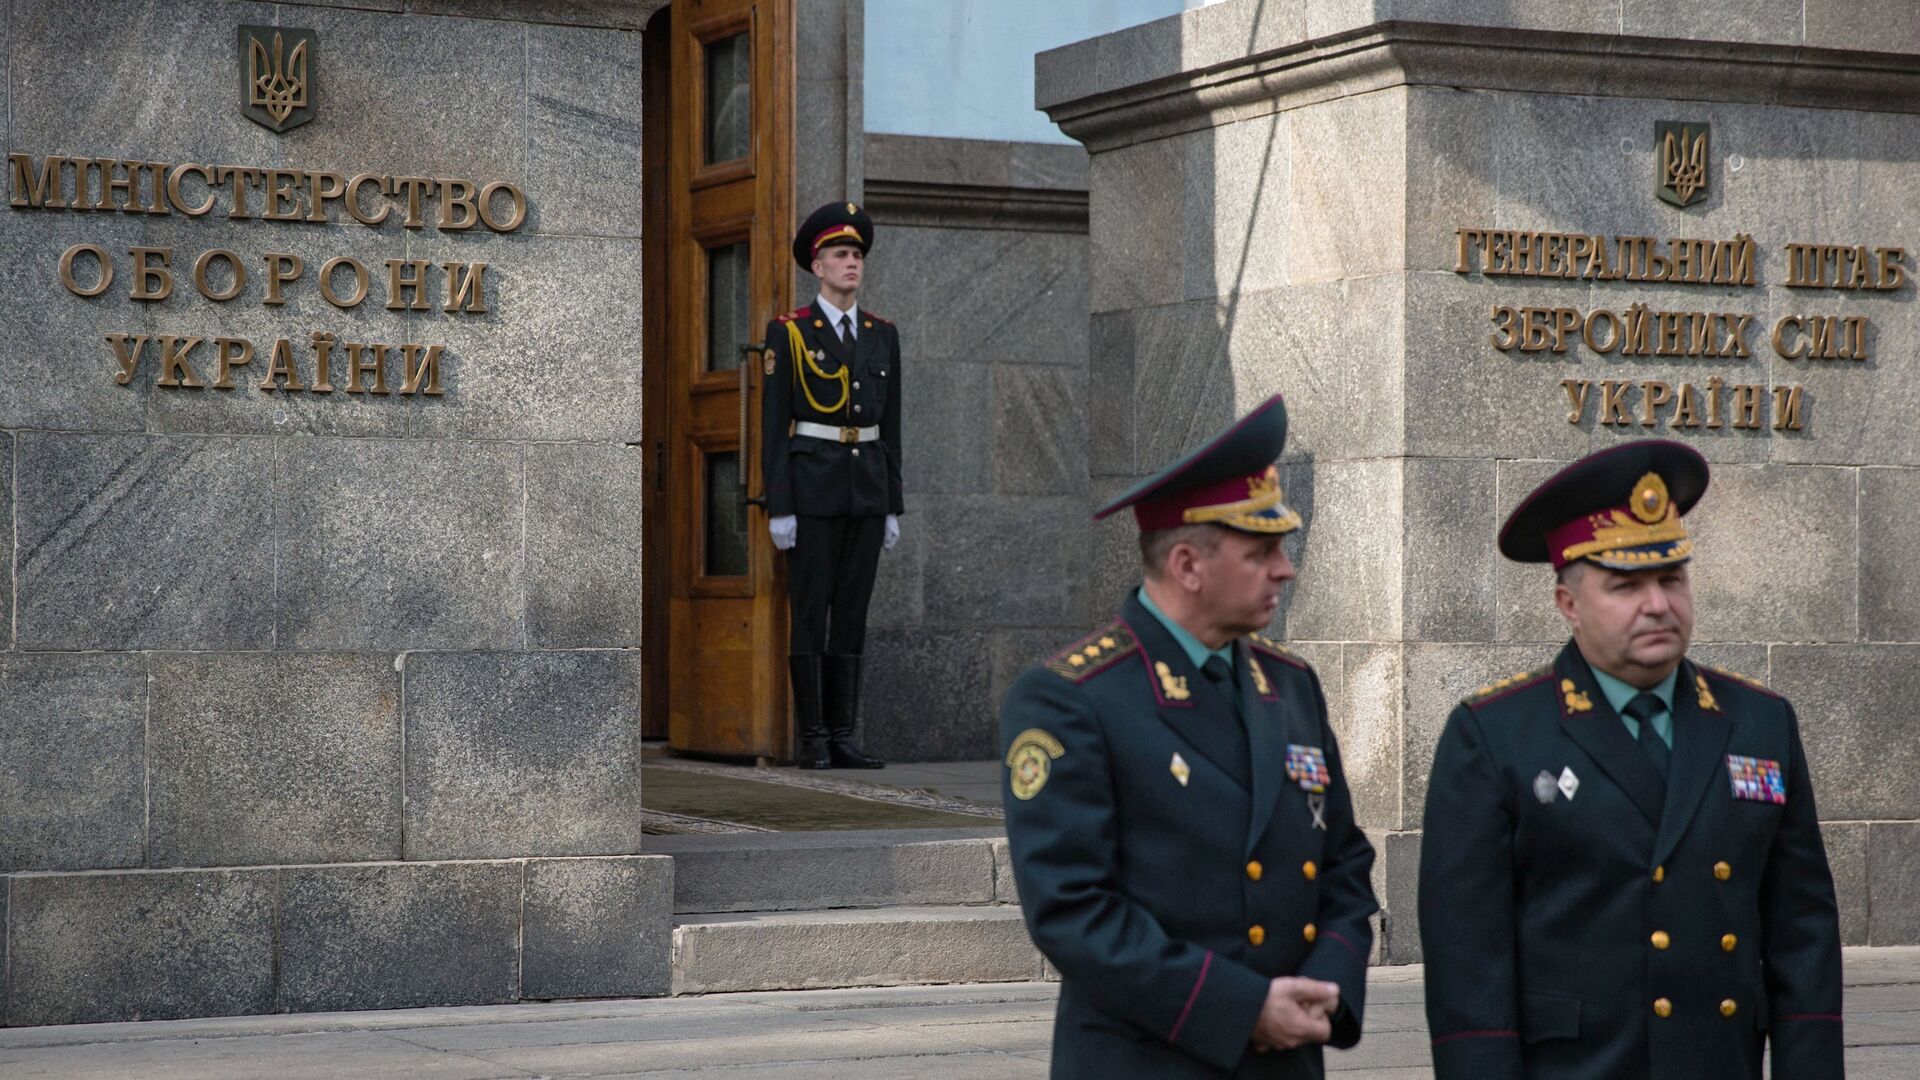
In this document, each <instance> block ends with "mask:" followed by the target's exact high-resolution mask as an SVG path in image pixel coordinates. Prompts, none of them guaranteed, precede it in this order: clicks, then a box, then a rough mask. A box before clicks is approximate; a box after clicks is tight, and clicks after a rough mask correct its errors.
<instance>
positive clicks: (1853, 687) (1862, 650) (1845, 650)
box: [1768, 645, 1920, 821]
mask: <svg viewBox="0 0 1920 1080" xmlns="http://www.w3.org/2000/svg"><path fill="white" fill-rule="evenodd" d="M1770 655H1771V659H1772V667H1771V670H1770V672H1769V673H1768V683H1769V685H1771V686H1772V687H1773V689H1774V690H1775V691H1776V692H1778V693H1781V694H1784V695H1786V696H1787V698H1789V699H1790V700H1791V701H1792V702H1793V706H1794V710H1795V712H1796V713H1797V714H1798V715H1799V717H1800V734H1801V739H1802V741H1803V742H1804V743H1805V745H1806V751H1807V761H1808V763H1809V764H1810V766H1811V768H1812V771H1813V783H1814V795H1815V798H1816V800H1817V802H1818V803H1819V806H1820V812H1821V814H1822V816H1824V817H1826V818H1831V819H1834V820H1839V821H1846V820H1860V819H1877V820H1888V819H1892V820H1904V819H1910V818H1913V817H1915V816H1920V745H1916V744H1915V742H1914V740H1913V739H1912V738H1910V737H1908V734H1907V732H1906V730H1905V725H1904V723H1903V721H1902V720H1900V719H1899V718H1900V717H1903V716H1904V715H1905V713H1906V709H1907V703H1908V702H1911V701H1912V700H1914V696H1915V694H1916V692H1920V687H1916V685H1915V684H1916V682H1920V646H1913V645H1775V646H1773V648H1772V649H1771V650H1770Z"/></svg>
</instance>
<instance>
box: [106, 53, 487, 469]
mask: <svg viewBox="0 0 1920 1080" xmlns="http://www.w3.org/2000/svg"><path fill="white" fill-rule="evenodd" d="M323 77H324V76H323ZM263 225H264V226H265V227H268V228H272V229H274V230H275V231H274V232H273V233H272V234H269V235H265V236H263V235H262V234H261V232H260V230H261V228H262V227H263ZM141 242H142V243H145V244H148V245H150V246H153V247H162V248H169V249H171V250H172V251H173V257H172V261H171V264H170V272H171V273H172V274H173V275H174V285H173V294H172V295H171V296H169V297H168V298H167V299H165V300H161V301H155V302H153V303H151V304H146V305H140V306H141V309H142V310H143V311H145V313H146V321H145V322H144V323H143V324H141V325H140V326H139V327H137V328H136V329H134V330H132V331H129V332H133V333H144V334H147V335H148V336H149V337H150V340H149V341H148V342H147V344H146V346H145V348H144V351H143V353H142V355H141V356H140V358H139V364H138V367H137V368H136V370H135V372H134V381H133V383H131V384H130V385H128V386H127V387H125V388H121V387H117V386H116V387H114V389H116V390H120V391H121V392H122V393H126V392H129V391H134V390H136V389H138V391H139V392H140V394H141V395H142V396H143V397H144V398H145V400H146V409H147V427H148V429H149V430H151V431H155V432H179V433H196V434H216V435H348V436H375V435H391V436H402V435H405V434H406V433H407V417H408V402H409V400H410V398H407V397H403V396H401V395H400V394H399V392H398V391H399V389H400V387H401V386H402V385H404V383H405V374H406V372H405V363H404V361H403V359H402V357H403V355H404V354H403V352H402V351H401V349H400V348H399V346H402V345H405V344H408V343H422V344H432V343H434V342H435V341H436V340H437V339H436V338H435V337H434V336H433V333H432V331H431V329H430V326H431V324H430V323H427V322H425V321H424V320H420V319H411V320H410V318H409V315H410V313H409V312H403V311H390V310H388V309H387V307H386V303H387V299H386V298H387V295H388V293H387V284H388V281H387V269H386V262H387V260H388V259H403V258H406V257H407V244H408V237H407V236H406V235H405V234H403V233H402V231H401V230H400V228H399V227H398V226H397V225H389V226H384V227H382V228H381V229H378V230H375V229H369V228H367V227H366V226H364V225H360V224H357V223H354V222H352V221H351V220H349V221H348V222H347V223H346V224H337V225H313V224H298V225H296V224H276V223H262V222H257V221H229V220H226V219H224V218H216V217H215V216H214V215H209V216H208V217H205V218H197V219H196V218H183V217H180V216H173V217H166V218H156V219H154V220H153V221H152V222H150V223H149V224H148V226H147V235H146V236H145V238H144V239H143V240H142V241H141ZM220 248H225V249H227V250H230V251H235V252H238V253H240V255H241V258H242V263H241V265H242V266H243V267H244V270H245V273H246V281H245V283H244V289H243V291H242V292H241V294H240V296H239V298H237V299H235V300H232V301H230V302H226V303H215V302H213V301H211V300H208V299H206V298H205V297H204V296H202V295H201V294H200V293H199V292H197V291H196V290H195V288H194V284H193V266H194V261H195V260H196V259H197V258H199V256H200V253H201V252H204V251H211V250H215V249H220ZM267 252H275V253H284V254H289V255H292V256H294V257H295V258H297V259H299V260H300V262H301V269H300V274H299V276H298V277H297V278H295V279H294V280H292V281H288V282H286V283H285V284H283V285H282V286H281V289H280V295H281V298H282V299H283V300H284V301H285V303H283V304H279V305H271V306H270V305H268V304H266V303H265V302H264V301H265V299H266V297H267V295H268V283H267V272H268V270H267V267H268V264H267V261H266V259H265V257H264V256H265V254H266V253H267ZM336 256H338V257H343V258H351V259H355V260H357V261H358V262H359V263H360V264H361V265H363V266H365V267H366V268H367V274H368V280H369V292H368V298H367V299H366V300H364V301H362V302H361V303H360V304H359V305H358V306H357V307H354V308H352V309H349V310H342V309H341V308H339V307H336V306H335V305H334V304H332V303H331V302H329V301H328V300H327V299H326V298H325V296H324V295H323V294H322V293H321V291H320V277H321V269H322V268H323V267H324V266H325V265H326V264H327V261H328V260H329V259H332V258H335V257H336ZM275 265H277V266H284V265H285V264H280V263H276V264H275ZM131 270H132V261H131V259H129V258H128V257H127V256H126V254H125V253H124V252H122V253H121V257H120V267H119V273H120V274H121V275H124V276H128V277H129V278H130V274H131ZM351 279H352V275H351V274H350V273H349V272H347V271H344V270H340V271H336V272H335V274H334V275H333V284H334V285H336V286H337V287H338V289H339V290H341V291H342V292H343V293H344V292H346V291H347V290H349V289H350V287H351V286H350V282H351ZM232 280H233V278H232V275H231V274H230V273H229V272H228V270H227V268H226V266H225V264H224V262H219V263H215V264H213V265H212V266H210V268H209V272H208V282H209V284H210V285H211V286H212V287H214V288H221V287H224V286H226V285H227V284H228V283H230V282H231V281H232ZM440 280H441V272H440V270H439V269H438V268H435V269H433V270H432V271H430V272H429V274H428V276H427V281H428V283H429V287H428V288H427V289H426V290H425V291H424V293H423V295H425V296H427V297H428V298H429V303H431V304H432V306H433V309H434V310H435V311H436V312H437V311H438V310H439V308H440V307H441V306H442V304H443V303H444V302H445V301H444V294H443V293H442V291H441V286H440ZM100 299H101V300H109V299H117V300H118V302H119V304H120V305H121V306H122V307H130V306H134V302H132V301H129V300H127V299H126V290H125V289H124V288H123V287H122V285H121V282H120V279H119V278H116V280H115V286H114V289H113V291H110V292H108V293H107V294H106V295H104V296H102V297H100ZM119 329H123V330H124V329H126V328H124V327H121V328H119ZM321 331H325V332H326V333H329V334H332V335H333V336H334V339H335V341H334V344H332V345H330V346H329V347H328V358H329V360H328V362H329V374H328V378H329V379H330V380H331V382H332V384H333V385H334V386H335V387H337V388H338V389H336V390H335V391H334V392H332V393H314V392H313V391H312V390H311V389H301V390H297V391H295V390H285V389H280V390H274V391H263V390H261V389H260V387H261V385H262V384H263V383H265V382H267V381H268V380H269V372H270V371H271V370H272V368H273V352H274V349H275V347H276V346H275V343H276V342H277V341H278V340H280V339H282V338H284V339H286V340H287V342H288V345H289V348H290V350H291V355H292V358H293V367H294V371H295V373H296V374H297V376H298V378H297V380H287V379H285V378H284V377H276V378H274V379H273V381H274V383H275V385H276V386H284V385H286V384H287V383H288V382H289V381H297V382H298V383H299V384H300V385H301V386H303V387H307V388H310V387H312V386H313V385H314V384H316V383H317V382H318V381H319V361H318V359H317V355H316V346H315V345H314V344H313V336H314V334H316V333H318V332H321ZM180 334H191V335H192V336H196V337H201V338H204V339H205V343H204V344H202V345H201V346H199V347H197V348H195V349H192V350H190V351H189V353H188V362H189V363H190V364H191V365H192V366H193V369H194V371H195V372H197V373H198V375H199V377H200V379H201V380H203V381H205V382H207V383H214V382H216V381H218V379H219V378H220V367H219V362H218V359H217V349H218V348H219V346H218V344H217V341H218V339H219V338H223V337H225V338H237V339H240V340H242V341H246V342H248V343H249V344H250V345H251V346H252V349H253V355H252V358H251V359H250V360H249V361H248V362H247V363H246V364H244V365H239V366H236V367H234V368H233V369H232V370H231V372H230V375H231V382H232V383H233V388H232V389H229V390H219V389H213V388H211V387H209V388H203V389H193V388H190V387H185V386H180V387H165V386H157V385H155V382H156V380H158V379H159V378H160V377H161V374H162V368H161V356H162V350H163V344H162V341H161V338H162V336H163V335H180ZM95 341H96V343H97V344H99V346H100V350H101V351H100V359H101V362H102V365H103V370H106V369H111V370H114V371H117V370H118V368H117V366H116V365H115V363H114V361H113V359H112V355H113V354H112V352H111V351H110V350H108V349H107V346H106V344H105V343H104V342H101V341H99V340H98V339H97V338H96V339H95ZM350 342H357V343H359V344H360V345H362V346H368V345H375V344H382V345H390V346H394V348H392V349H390V350H389V351H388V359H387V362H386V365H385V371H384V373H383V374H384V376H385V381H386V382H387V384H388V386H389V387H390V389H391V390H392V391H393V392H392V393H389V394H386V395H377V394H350V393H347V392H346V389H345V388H346V387H347V386H348V385H350V383H349V378H350V370H349V368H348V361H349V357H350V355H351V353H350V352H349V349H348V343H350ZM363 355H364V353H363ZM456 371H457V365H456V363H455V362H450V361H443V362H442V383H443V384H445V383H446V381H447V380H448V379H450V378H452V377H453V376H454V375H455V374H456ZM103 377H104V376H103ZM109 381H110V380H109Z"/></svg>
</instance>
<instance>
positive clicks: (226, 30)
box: [7, 0, 398, 169]
mask: <svg viewBox="0 0 1920 1080" xmlns="http://www.w3.org/2000/svg"><path fill="white" fill-rule="evenodd" d="M8 21H9V23H10V26H9V34H10V35H11V37H12V39H13V42H14V45H15V48H14V53H13V55H12V57H11V58H10V60H9V64H8V76H9V78H8V82H9V84H10V86H9V95H10V101H9V104H10V106H11V108H12V113H11V116H10V117H9V120H8V130H7V134H8V146H9V147H10V148H11V149H13V150H17V151H20V152H23V153H33V154H40V153H56V154H71V155H75V156H80V157H110V158H133V159H138V160H145V159H146V158H148V157H149V156H150V155H154V154H158V153H165V154H167V155H170V156H168V157H167V160H168V161H176V162H178V161H199V162H207V163H216V162H246V163H248V164H270V163H273V164H277V163H278V162H279V161H280V159H281V152H282V151H281V139H282V137H281V136H277V135H275V134H274V133H273V132H271V131H269V130H267V129H266V128H264V127H262V126H260V125H258V124H252V123H246V122H244V121H242V122H237V123H236V122H228V123H207V122H206V119H205V114H204V112H203V110H201V109H198V108H188V107H173V108H165V109H162V108H157V107H148V108H141V107H140V103H147V102H178V103H188V102H220V103H223V104H224V103H226V102H229V101H231V100H232V98H233V94H234V82H235V78H234V74H235V73H234V63H235V60H234V41H235V38H234V34H235V27H237V26H241V25H245V24H251V25H255V26H265V25H272V24H273V23H274V22H275V19H274V5H272V4H248V3H222V4H195V5H190V6H182V5H179V4H172V3H167V2H165V0H103V2H101V3H96V4H90V5H88V7H87V9H86V14H85V17H84V18H76V17H75V13H74V9H73V6H72V5H71V4H66V3H61V2H60V0H22V2H21V3H19V4H16V5H15V6H14V7H13V10H12V13H11V16H10V18H9V20H8ZM308 25H311V24H308ZM155 56H165V57H167V58H169V62H168V63H165V64H155V63H153V62H152V60H151V58H152V57H155ZM327 60H328V58H323V62H327ZM331 62H333V63H336V64H338V63H339V61H338V60H332V61H331ZM331 70H333V71H337V72H340V73H341V75H345V74H346V73H347V71H348V70H349V69H348V68H347V67H345V66H339V67H335V68H333V69H331ZM80 72H85V73H87V77H85V78H77V77H76V74H77V73H80ZM322 77H323V78H329V79H331V78H338V77H340V76H334V75H323V76H322ZM387 85H391V84H387ZM225 108H227V109H230V108H232V106H230V105H228V106H225ZM135 110H137V115H138V116H139V122H138V123H129V122H128V120H129V117H130V115H134V114H135V112H134V111H135ZM222 111H223V112H224V111H225V109H223V110H222ZM327 112H328V109H322V110H321V116H322V117H323V118H324V117H325V115H326V113H327ZM361 114H362V113H360V112H355V113H339V114H337V117H338V119H345V118H347V117H350V116H355V115H361ZM365 114H366V115H374V114H375V112H374V111H372V110H366V111H365ZM223 119H224V117H223ZM234 119H235V120H238V118H237V117H235V118H234ZM321 122H323V121H322V120H316V121H314V123H316V124H317V123H321ZM336 122H337V120H336ZM309 126H312V125H309ZM395 126H396V127H397V126H398V125H395ZM160 147H164V148H165V150H164V151H161V150H159V149H158V148H160ZM357 160H359V159H358V158H357V157H356V156H355V155H353V154H346V155H344V156H340V157H335V158H333V159H332V160H330V161H328V162H326V163H324V164H319V165H315V166H314V167H315V168H321V169H326V168H338V167H340V162H342V161H357Z"/></svg>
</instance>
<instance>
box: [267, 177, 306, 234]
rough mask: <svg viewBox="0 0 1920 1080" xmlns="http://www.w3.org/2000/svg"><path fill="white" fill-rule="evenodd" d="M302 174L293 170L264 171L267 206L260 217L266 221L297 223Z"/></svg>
mask: <svg viewBox="0 0 1920 1080" xmlns="http://www.w3.org/2000/svg"><path fill="white" fill-rule="evenodd" d="M303 178H304V174H302V173H301V172H299V171H298V170H295V169H268V170H266V181H267V187H266V196H267V206H266V210H265V212H264V213H263V214H261V216H262V217H264V218H266V219H267V220H268V221H299V220H300V219H301V218H302V217H304V216H305V215H304V214H302V213H301V212H300V182H301V180H302V179H303Z"/></svg>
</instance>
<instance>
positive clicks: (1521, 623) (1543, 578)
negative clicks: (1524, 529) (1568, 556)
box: [1482, 461, 1697, 674]
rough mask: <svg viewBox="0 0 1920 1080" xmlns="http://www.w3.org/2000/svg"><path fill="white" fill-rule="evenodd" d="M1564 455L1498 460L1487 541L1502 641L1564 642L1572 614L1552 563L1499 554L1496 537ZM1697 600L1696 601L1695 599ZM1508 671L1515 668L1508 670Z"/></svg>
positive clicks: (1498, 633) (1496, 629) (1496, 626)
mask: <svg viewBox="0 0 1920 1080" xmlns="http://www.w3.org/2000/svg"><path fill="white" fill-rule="evenodd" d="M1566 465H1567V462H1564V461H1498V462H1495V468H1496V470H1497V473H1496V480H1495V488H1494V499H1493V507H1492V515H1491V517H1492V525H1491V527H1490V528H1489V529H1488V530H1487V531H1486V532H1484V533H1483V534H1482V536H1483V541H1482V542H1483V543H1485V544H1486V545H1487V547H1488V548H1489V549H1490V550H1493V551H1494V552H1495V555H1494V560H1493V595H1494V638H1495V639H1496V640H1498V641H1539V642H1555V643H1558V642H1564V641H1565V640H1566V639H1567V638H1568V636H1569V631H1568V629H1567V620H1566V619H1564V618H1562V617H1561V615H1560V610H1559V609H1558V608H1556V607H1555V606H1554V600H1553V586H1554V573H1553V568H1552V567H1551V566H1542V565H1540V564H1537V563H1517V562H1513V561H1511V560H1509V559H1506V558H1504V557H1502V556H1500V555H1499V554H1498V549H1497V548H1495V547H1494V537H1495V535H1496V533H1497V531H1498V529H1499V528H1500V523H1502V522H1504V521H1506V520H1507V515H1508V514H1511V513H1513V510H1514V508H1515V507H1517V506H1519V505H1520V501H1521V500H1522V499H1525V498H1526V497H1527V495H1528V494H1529V493H1531V492H1532V491H1533V489H1534V488H1536V487H1538V486H1540V485H1541V484H1543V483H1545V482H1546V480H1547V478H1548V477H1550V476H1552V475H1553V474H1554V473H1556V472H1559V471H1560V470H1561V469H1563V468H1565V467H1566ZM1696 606H1697V605H1696ZM1506 674H1511V672H1507V673H1506Z"/></svg>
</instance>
